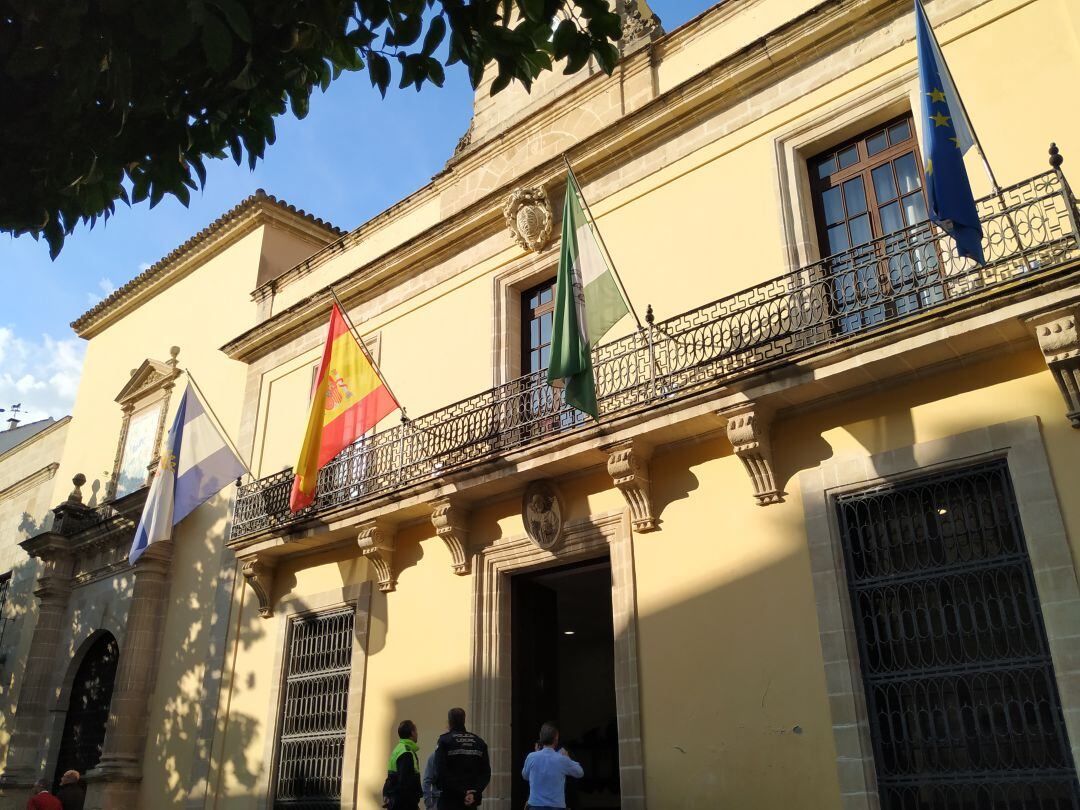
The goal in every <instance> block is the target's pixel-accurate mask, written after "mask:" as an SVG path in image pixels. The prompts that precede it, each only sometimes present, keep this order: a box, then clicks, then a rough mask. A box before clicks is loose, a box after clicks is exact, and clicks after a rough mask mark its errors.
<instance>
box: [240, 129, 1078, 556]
mask: <svg viewBox="0 0 1080 810" xmlns="http://www.w3.org/2000/svg"><path fill="white" fill-rule="evenodd" d="M1052 155H1053V156H1052V159H1051V165H1052V166H1053V169H1052V170H1051V171H1049V172H1047V173H1045V174H1042V175H1039V176H1036V177H1033V178H1031V179H1029V180H1025V181H1023V182H1021V183H1017V184H1016V185H1014V186H1011V187H1009V188H1007V189H1004V190H1003V192H1002V194H1001V196H1000V197H999V196H998V195H996V194H995V195H992V196H988V197H986V198H984V199H982V200H980V201H979V203H978V206H979V214H980V217H981V219H982V224H983V231H984V239H983V248H984V251H985V258H986V264H985V265H983V266H981V267H980V266H978V265H977V264H975V263H974V262H972V261H971V260H969V259H961V258H959V257H958V256H957V255H956V252H955V247H954V245H953V242H952V239H951V238H950V237H948V236H947V235H945V234H944V233H942V232H941V231H940V230H939V229H938V228H936V227H935V226H933V225H931V224H930V223H929V222H924V223H921V224H918V225H915V226H912V227H910V228H906V229H904V230H901V231H897V232H894V233H891V234H889V235H888V236H885V237H882V238H879V239H875V240H874V241H872V242H870V243H868V244H865V245H861V246H859V247H856V248H853V249H851V250H848V251H845V252H843V253H839V254H836V255H834V256H830V257H828V258H826V259H822V260H821V261H818V262H815V263H814V264H811V265H808V266H806V267H802V268H800V269H799V270H797V271H795V272H790V273H786V274H785V275H782V276H778V277H776V278H773V279H770V280H769V281H766V282H764V283H762V284H758V285H755V286H753V287H750V288H748V289H745V290H743V291H741V292H738V293H735V294H734V295H729V296H727V297H725V298H721V299H720V300H718V301H714V302H712V303H709V304H706V305H704V306H701V307H698V308H697V309H694V310H691V311H689V312H686V313H683V314H682V315H677V316H676V317H674V318H670V319H668V320H666V321H661V322H659V323H650V324H649V326H648V328H647V329H645V330H642V331H639V332H637V333H634V334H631V335H628V336H626V337H624V338H622V339H619V340H616V341H613V342H611V343H608V344H605V345H602V346H599V347H597V349H596V350H595V351H594V355H593V363H594V369H595V373H596V382H597V396H598V398H599V405H600V413H601V419H602V420H603V419H607V418H611V417H613V416H615V415H619V414H623V413H627V412H630V411H633V410H637V409H642V408H648V407H650V406H652V405H655V404H658V403H660V402H664V401H670V400H672V399H676V398H679V397H683V396H686V395H689V394H693V393H698V392H700V391H703V390H707V389H709V388H719V387H721V386H723V385H724V384H725V383H727V382H730V381H731V380H732V379H733V378H735V377H737V376H743V375H746V374H748V373H752V372H754V371H757V370H759V369H761V368H763V367H765V366H768V365H772V364H776V363H782V362H790V361H791V360H794V359H797V358H799V357H803V356H806V355H807V354H808V353H810V352H811V351H820V350H822V349H823V348H831V347H834V346H837V345H839V344H842V343H845V342H850V341H857V340H862V339H865V338H866V337H868V336H870V335H872V334H876V333H878V332H880V331H881V330H882V329H883V328H885V327H889V326H891V325H895V324H898V323H900V322H902V321H906V320H908V319H913V318H916V317H918V316H920V315H925V314H926V313H934V312H941V311H943V310H945V309H946V308H949V307H951V306H955V305H957V304H958V302H963V301H964V300H965V299H970V298H972V297H973V296H976V295H977V294H979V293H981V292H984V291H986V290H992V289H993V288H997V287H1005V286H1006V285H1008V286H1013V284H1014V283H1023V282H1024V281H1026V280H1030V281H1035V280H1036V279H1042V278H1045V277H1047V276H1051V275H1054V274H1055V271H1056V270H1060V269H1063V268H1065V266H1066V265H1067V264H1068V263H1069V262H1071V261H1073V260H1075V259H1077V258H1080V240H1078V221H1080V214H1078V212H1077V205H1076V201H1075V198H1074V197H1073V196H1072V194H1071V191H1070V190H1069V186H1068V184H1067V182H1066V180H1065V176H1064V174H1063V173H1062V172H1061V169H1060V162H1061V161H1060V157H1059V156H1058V155H1057V152H1056V150H1053V151H1052ZM581 429H585V421H584V418H583V417H582V415H581V414H579V413H578V412H577V411H575V410H574V409H573V408H571V407H570V406H568V405H566V404H565V403H564V402H563V401H562V399H561V397H560V395H559V392H558V391H555V390H553V389H551V388H550V387H549V386H548V385H547V384H546V382H545V379H544V374H543V373H542V372H538V373H533V374H527V375H525V376H523V377H519V378H518V379H515V380H512V381H510V382H508V383H505V384H503V385H500V386H497V387H495V388H492V389H489V390H487V391H484V392H483V393H481V394H477V395H476V396H472V397H469V398H468V399H464V400H461V401H460V402H457V403H454V404H453V405H448V406H447V407H445V408H440V409H439V410H436V411H433V412H431V413H428V414H425V415H424V416H421V417H419V418H416V419H412V420H410V421H408V422H405V423H403V424H401V425H399V426H397V427H394V428H391V429H389V430H385V431H382V432H379V433H377V434H375V435H374V436H371V437H370V438H366V439H363V440H361V441H358V442H356V443H355V444H353V445H351V446H350V447H348V448H346V449H345V450H344V451H342V452H341V454H339V455H338V456H337V457H336V458H335V459H334V460H333V461H331V462H330V464H328V465H327V466H326V467H325V468H323V469H322V470H321V471H320V473H319V481H318V490H317V497H316V500H315V503H314V504H312V506H311V507H309V508H307V509H305V510H303V511H301V512H297V513H291V512H290V511H289V490H290V487H291V483H292V472H291V471H289V470H285V471H282V472H279V473H276V474H274V475H270V476H267V477H265V478H261V479H259V480H257V481H254V482H252V483H250V484H246V485H243V486H241V487H239V492H238V494H237V498H236V504H235V508H234V513H233V523H232V536H233V538H241V537H244V536H247V535H251V534H254V533H256V532H260V531H264V530H267V529H274V528H277V527H284V526H286V525H288V524H291V523H296V522H299V521H303V520H305V519H308V518H310V517H312V516H314V515H316V514H321V513H326V512H328V511H330V510H334V509H338V508H341V507H343V506H346V505H354V504H357V503H360V502H362V501H364V500H367V499H369V498H374V497H376V496H378V495H382V494H385V493H387V492H390V491H393V490H395V489H400V488H404V487H407V486H411V485H414V484H417V483H419V482H423V481H428V480H434V479H437V478H439V477H440V476H443V475H446V474H447V473H448V472H450V471H454V470H460V469H463V468H466V467H468V466H469V465H473V464H476V463H478V462H481V461H484V460H490V459H492V458H495V457H498V456H499V455H501V454H504V453H506V452H507V451H509V450H513V449H516V448H521V447H524V446H526V445H534V444H538V443H542V442H544V441H545V440H548V439H550V438H552V437H554V436H556V435H558V436H564V435H566V433H567V432H568V431H573V430H581Z"/></svg>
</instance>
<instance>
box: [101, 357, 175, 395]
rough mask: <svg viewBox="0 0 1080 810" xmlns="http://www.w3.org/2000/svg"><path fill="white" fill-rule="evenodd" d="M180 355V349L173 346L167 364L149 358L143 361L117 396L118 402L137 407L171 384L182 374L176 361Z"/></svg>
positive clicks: (133, 370)
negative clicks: (146, 398) (146, 397)
mask: <svg viewBox="0 0 1080 810" xmlns="http://www.w3.org/2000/svg"><path fill="white" fill-rule="evenodd" d="M179 354H180V347H179V346H173V347H172V348H171V349H170V350H169V360H168V361H167V362H165V363H162V362H159V361H158V360H151V359H149V358H147V359H146V360H143V361H142V364H141V365H140V366H139V367H138V368H136V369H132V371H131V378H130V379H129V380H128V381H127V382H126V383H125V384H124V387H123V388H121V389H120V393H119V394H117V395H116V401H117V402H119V403H120V405H122V406H127V405H135V404H136V403H137V402H138V401H139V400H140V399H142V398H143V397H145V396H146V395H147V394H153V393H154V392H155V391H158V390H160V389H161V387H162V386H163V385H165V384H167V383H171V382H172V381H173V380H175V379H176V377H177V376H179V374H180V371H179V369H178V368H177V359H176V358H177V356H178V355H179Z"/></svg>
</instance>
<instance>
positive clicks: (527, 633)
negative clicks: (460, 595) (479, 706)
mask: <svg viewBox="0 0 1080 810" xmlns="http://www.w3.org/2000/svg"><path fill="white" fill-rule="evenodd" d="M511 586H512V587H511V620H512V631H511V638H512V648H511V661H512V667H513V685H512V689H513V692H512V694H513V703H512V728H513V732H512V744H511V752H512V760H511V767H510V772H511V780H510V781H511V785H512V788H511V800H512V803H511V807H513V808H519V807H524V806H525V802H526V800H527V799H528V795H529V793H528V785H527V783H526V782H525V781H524V780H523V779H522V778H521V766H522V764H523V763H524V761H525V757H526V755H527V754H528V753H530V752H531V751H532V750H533V745H534V744H535V742H536V740H537V737H538V736H539V733H540V726H541V724H542V723H544V722H546V721H549V720H550V721H554V722H555V724H556V725H557V726H558V727H559V730H560V732H561V735H562V744H563V746H564V747H565V748H566V749H567V751H569V752H570V755H571V756H572V757H573V758H574V759H575V760H577V761H578V762H580V763H581V765H582V767H583V768H584V770H585V778H584V779H581V780H567V785H568V791H567V807H568V808H570V810H616V809H617V808H619V806H620V802H619V733H618V725H617V722H616V711H615V639H614V631H613V628H612V619H611V616H612V614H611V565H610V564H609V562H608V561H607V560H606V559H605V560H604V561H603V562H588V563H583V564H579V565H572V566H566V567H563V568H556V569H547V570H544V571H540V572H537V573H533V574H519V575H517V576H514V577H512V580H511Z"/></svg>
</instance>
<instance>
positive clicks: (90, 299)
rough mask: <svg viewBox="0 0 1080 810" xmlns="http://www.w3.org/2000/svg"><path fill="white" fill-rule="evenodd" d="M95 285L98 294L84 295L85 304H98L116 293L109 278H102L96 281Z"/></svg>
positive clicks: (114, 286)
mask: <svg viewBox="0 0 1080 810" xmlns="http://www.w3.org/2000/svg"><path fill="white" fill-rule="evenodd" d="M97 285H98V292H88V293H87V294H86V302H87V303H88V304H89V305H90V306H94V305H95V304H100V303H101V302H102V300H104V299H105V298H108V297H109V296H110V295H112V294H113V293H114V292H116V285H115V284H113V280H112V279H111V278H105V277H102V278H100V279H98V283H97Z"/></svg>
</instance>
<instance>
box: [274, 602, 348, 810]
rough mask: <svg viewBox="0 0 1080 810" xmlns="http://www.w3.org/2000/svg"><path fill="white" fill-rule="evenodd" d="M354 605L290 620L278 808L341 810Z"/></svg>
mask: <svg viewBox="0 0 1080 810" xmlns="http://www.w3.org/2000/svg"><path fill="white" fill-rule="evenodd" d="M353 621H354V612H353V610H352V609H351V608H346V609H343V610H338V611H334V612H332V613H323V614H318V615H314V616H301V617H298V618H295V619H293V620H292V621H291V622H290V626H289V633H288V647H287V652H286V666H285V684H284V697H283V699H282V703H281V722H280V725H279V733H278V751H277V771H276V776H275V787H274V808H275V810H279V809H280V810H299V809H300V808H302V810H338V808H340V807H341V775H342V767H343V765H344V759H345V727H346V717H347V711H348V703H349V673H350V670H351V667H352V650H353Z"/></svg>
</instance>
